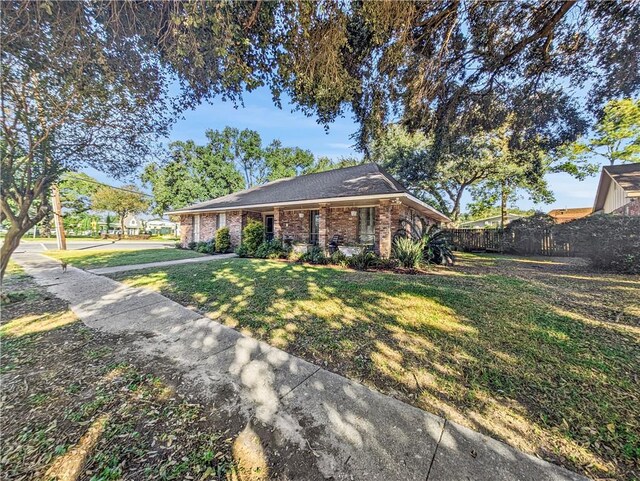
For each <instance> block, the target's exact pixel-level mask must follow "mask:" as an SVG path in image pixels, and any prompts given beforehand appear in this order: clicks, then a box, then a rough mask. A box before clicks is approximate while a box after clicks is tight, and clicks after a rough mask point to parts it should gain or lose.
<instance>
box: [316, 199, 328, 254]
mask: <svg viewBox="0 0 640 481" xmlns="http://www.w3.org/2000/svg"><path fill="white" fill-rule="evenodd" d="M319 213H320V226H319V228H318V245H319V246H320V248H322V249H325V250H326V249H327V247H328V244H329V219H328V216H329V207H328V206H327V204H320V209H319Z"/></svg>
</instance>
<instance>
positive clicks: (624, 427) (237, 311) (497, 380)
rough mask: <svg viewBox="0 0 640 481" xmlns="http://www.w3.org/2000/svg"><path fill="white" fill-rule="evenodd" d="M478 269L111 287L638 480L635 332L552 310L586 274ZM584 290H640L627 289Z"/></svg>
mask: <svg viewBox="0 0 640 481" xmlns="http://www.w3.org/2000/svg"><path fill="white" fill-rule="evenodd" d="M473 261H474V259H473V258H472V257H469V258H468V259H467V260H466V261H465V259H463V263H462V264H463V265H462V267H461V268H460V269H458V270H456V269H453V270H448V271H436V272H435V273H434V274H433V275H426V276H409V275H397V274H381V273H370V272H354V271H349V270H343V269H337V268H331V267H315V266H307V265H300V264H290V263H283V262H278V261H256V260H246V259H234V260H230V261H219V262H215V263H207V264H206V265H197V266H188V267H186V266H174V267H172V268H170V269H156V270H146V271H138V272H134V273H130V274H128V275H123V276H115V277H116V278H125V277H126V278H127V280H128V282H129V283H132V284H133V285H137V286H145V285H146V286H149V287H154V288H157V289H159V290H160V291H161V292H162V293H163V294H165V295H167V296H168V297H170V298H173V299H174V300H177V301H178V302H181V303H183V304H186V305H190V306H192V307H196V308H197V309H199V310H201V311H203V312H205V313H206V314H207V315H208V316H209V317H211V318H212V319H215V320H219V321H220V322H223V323H224V324H227V325H229V326H232V327H235V328H237V329H238V330H241V331H244V332H246V333H248V334H250V335H252V336H254V337H256V338H259V339H262V340H265V341H267V342H269V343H270V344H272V345H275V346H277V347H280V348H282V349H284V350H286V351H287V352H290V353H293V354H296V355H299V356H301V357H302V358H304V359H306V360H308V361H311V362H314V363H316V364H318V365H320V366H323V367H327V368H328V369H329V370H331V371H334V372H337V373H339V374H343V375H345V376H347V377H349V378H351V379H354V380H356V381H359V382H362V383H364V384H366V385H369V386H371V387H374V388H375V389H376V390H378V391H381V392H383V393H387V394H390V395H392V396H393V397H396V398H397V399H400V400H402V401H405V402H408V403H410V404H413V405H415V406H417V407H420V408H423V409H425V410H427V411H430V412H433V413H436V414H441V415H444V416H446V417H447V418H449V419H452V420H454V421H457V422H460V423H462V424H465V425H467V426H469V427H471V428H473V429H476V430H478V431H480V432H483V433H486V434H489V435H491V436H493V437H496V438H498V439H502V440H505V441H506V442H508V443H509V444H511V445H513V446H515V447H518V448H520V449H523V450H525V451H528V452H533V453H536V454H538V455H540V456H542V457H544V458H546V459H549V460H551V461H555V462H558V463H560V464H563V465H565V466H567V467H569V468H571V469H574V470H579V471H582V472H587V473H588V474H590V475H592V476H593V475H598V476H602V475H607V476H615V477H619V478H621V479H622V478H625V476H627V475H629V474H630V473H631V472H633V471H634V470H636V469H637V465H635V464H634V463H636V462H637V456H636V454H635V453H637V452H638V449H639V448H640V447H639V440H638V437H637V434H635V433H637V432H638V429H639V428H640V427H639V426H637V425H634V424H633V421H631V422H630V421H629V420H633V419H638V418H639V416H638V414H639V413H638V408H637V405H636V404H635V403H634V402H633V399H634V398H635V399H637V397H638V394H639V393H638V385H637V382H636V380H634V376H635V374H634V373H637V372H638V370H640V361H639V360H640V349H639V347H638V346H639V344H638V341H639V336H638V332H637V331H636V330H635V329H634V328H633V323H631V325H630V326H628V325H616V324H608V323H606V322H601V320H600V319H598V318H596V317H592V316H588V314H585V312H583V311H582V310H581V308H582V307H584V306H581V305H580V302H586V301H582V300H580V296H582V295H583V293H582V292H575V293H574V296H575V298H576V299H577V301H572V303H568V304H566V305H565V304H562V303H560V304H556V303H555V300H556V298H555V296H554V295H552V294H551V293H550V291H553V292H555V291H556V290H558V286H557V285H558V282H560V283H561V284H562V285H563V286H562V287H561V289H570V288H571V285H572V284H573V285H575V286H577V287H576V289H577V290H578V291H580V289H582V288H584V286H585V284H583V283H577V284H576V283H575V282H574V279H573V278H574V277H575V276H577V275H580V276H582V275H586V274H583V271H582V270H581V269H582V267H580V268H579V269H578V272H577V273H576V271H575V270H572V269H571V268H570V267H569V268H567V267H566V266H564V267H561V271H560V272H558V271H557V270H556V271H553V270H552V269H551V272H548V275H541V276H537V277H535V278H533V279H531V278H526V275H525V274H522V273H521V272H520V271H517V269H518V268H517V267H514V266H513V265H506V262H509V259H508V258H507V259H505V260H503V259H494V258H488V259H487V258H484V257H479V258H478V263H476V264H474V263H473ZM505 261H506V262H505ZM518 261H519V260H518ZM465 262H468V263H470V264H473V265H472V266H471V267H465V266H464V263H465ZM537 262H538V261H535V260H534V261H533V262H532V265H538V264H537ZM503 263H505V264H503ZM512 263H513V262H511V264H512ZM496 264H497V265H498V266H499V269H496V270H492V269H491V265H496ZM487 265H488V267H489V268H488V269H487ZM542 265H543V266H546V267H545V268H546V269H548V270H549V266H548V265H547V264H546V263H542ZM560 265H564V264H563V263H562V262H560ZM525 266H527V264H526V263H525ZM536 270H538V269H537V268H536ZM599 276H602V278H600V277H599ZM558 280H559V281H558ZM584 282H585V283H586V285H587V286H588V287H590V288H592V289H594V288H597V289H600V290H609V291H610V293H613V294H615V292H616V289H618V288H620V287H624V288H627V289H629V290H630V292H631V293H632V294H638V292H639V291H640V286H638V284H640V283H638V282H635V281H634V280H633V279H631V278H624V277H620V278H618V277H616V276H606V275H604V274H602V275H600V274H598V275H590V274H589V275H587V280H586V281H584ZM565 284H566V286H565ZM638 297H640V296H638ZM636 299H637V298H636ZM632 300H633V298H632ZM631 302H632V303H633V301H631ZM576 306H578V307H576ZM584 309H585V310H586V307H584ZM633 309H635V307H632V309H631V311H630V312H632V313H633V312H635V311H633ZM629 317H631V316H629ZM587 466H589V467H588V468H587Z"/></svg>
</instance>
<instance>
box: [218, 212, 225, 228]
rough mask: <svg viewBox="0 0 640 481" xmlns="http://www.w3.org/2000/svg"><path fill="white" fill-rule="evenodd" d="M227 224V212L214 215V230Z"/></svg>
mask: <svg viewBox="0 0 640 481" xmlns="http://www.w3.org/2000/svg"><path fill="white" fill-rule="evenodd" d="M226 225H227V214H225V213H224V212H223V213H222V214H218V215H217V216H216V230H218V229H220V228H222V227H224V226H226Z"/></svg>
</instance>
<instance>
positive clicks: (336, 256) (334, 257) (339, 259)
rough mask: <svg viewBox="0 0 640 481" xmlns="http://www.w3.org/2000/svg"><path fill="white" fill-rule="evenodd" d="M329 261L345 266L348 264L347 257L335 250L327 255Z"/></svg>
mask: <svg viewBox="0 0 640 481" xmlns="http://www.w3.org/2000/svg"><path fill="white" fill-rule="evenodd" d="M329 263H330V264H334V265H336V266H341V267H347V266H348V265H349V258H348V257H347V256H345V255H344V254H343V253H342V252H340V251H339V250H337V251H335V252H334V253H333V254H331V256H330V257H329Z"/></svg>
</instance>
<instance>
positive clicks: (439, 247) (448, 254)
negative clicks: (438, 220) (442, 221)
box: [421, 224, 455, 266]
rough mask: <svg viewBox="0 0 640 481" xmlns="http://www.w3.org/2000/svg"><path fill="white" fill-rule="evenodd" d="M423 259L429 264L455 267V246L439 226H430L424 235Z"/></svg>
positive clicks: (422, 240)
mask: <svg viewBox="0 0 640 481" xmlns="http://www.w3.org/2000/svg"><path fill="white" fill-rule="evenodd" d="M421 243H422V248H423V252H422V259H423V260H424V261H425V262H427V263H429V264H438V265H447V266H450V265H453V264H454V262H455V257H454V255H453V246H452V245H451V243H450V242H449V238H448V237H447V235H446V234H445V232H444V231H443V230H442V229H440V228H439V227H438V226H436V225H435V224H434V225H431V226H429V227H428V228H427V229H426V230H425V231H424V233H423V234H422V239H421Z"/></svg>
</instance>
